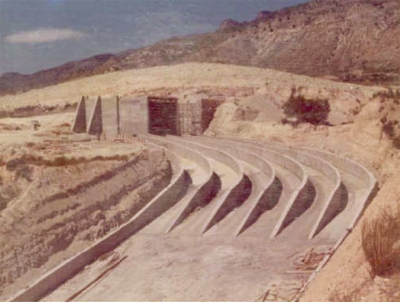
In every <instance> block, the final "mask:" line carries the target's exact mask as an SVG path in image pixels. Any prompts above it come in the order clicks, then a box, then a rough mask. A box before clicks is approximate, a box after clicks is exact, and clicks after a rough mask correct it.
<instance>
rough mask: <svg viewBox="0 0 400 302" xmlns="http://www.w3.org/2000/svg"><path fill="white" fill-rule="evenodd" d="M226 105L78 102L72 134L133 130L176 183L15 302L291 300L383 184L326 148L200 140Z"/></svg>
mask: <svg viewBox="0 0 400 302" xmlns="http://www.w3.org/2000/svg"><path fill="white" fill-rule="evenodd" d="M221 103H222V101H221V100H201V101H199V102H196V103H183V104H179V101H178V100H177V99H174V98H157V97H149V98H143V99H137V100H129V99H124V98H115V99H112V100H111V101H109V102H106V101H104V100H101V98H99V99H98V100H96V101H94V100H89V99H87V98H85V97H84V98H82V101H81V103H80V104H79V106H78V109H77V114H76V119H75V123H74V125H73V130H74V131H75V132H78V133H87V134H88V135H94V136H98V137H101V136H102V135H103V136H105V137H106V139H107V140H108V139H113V138H116V137H118V136H120V135H135V136H136V137H138V138H140V139H141V140H143V141H145V142H146V144H148V145H151V146H157V147H158V148H160V149H161V150H163V152H165V154H166V156H167V157H168V159H169V161H170V164H171V168H172V170H173V177H172V180H171V182H170V184H169V185H168V186H167V187H166V188H165V189H163V190H162V191H161V192H160V193H159V194H158V195H157V196H156V197H155V198H153V199H152V200H151V202H149V203H148V204H147V205H146V206H144V207H143V208H142V209H141V211H139V212H138V213H137V214H136V215H135V216H133V217H132V218H131V219H130V220H129V221H128V222H127V223H125V224H124V225H121V226H120V227H119V228H118V229H117V230H116V231H114V232H112V233H111V234H108V235H107V236H106V237H104V238H102V239H101V240H99V241H98V242H96V243H95V244H93V245H92V246H91V247H90V248H88V249H86V250H84V251H83V252H81V253H79V254H78V255H75V256H74V257H73V258H71V259H67V260H66V261H65V262H64V263H62V264H60V265H59V266H58V267H57V268H55V269H54V270H52V271H50V272H48V273H47V274H46V275H45V276H40V277H38V279H37V280H36V282H35V283H33V284H31V285H30V286H29V287H27V288H25V289H24V290H23V291H21V292H20V293H18V294H17V295H16V296H15V297H14V298H12V299H11V300H10V301H25V300H30V301H102V300H107V301H110V300H114V301H116V300H118V301H171V300H173V301H210V300H212V301H290V300H295V299H296V297H297V295H298V294H299V293H301V291H302V290H304V288H305V287H306V286H307V285H308V284H309V283H310V282H311V281H312V279H313V278H314V277H315V275H316V274H318V272H319V270H320V269H321V268H322V267H323V265H324V264H325V263H326V262H327V261H328V260H329V258H330V256H331V255H332V254H333V253H334V252H335V250H336V249H337V248H338V246H339V245H340V244H341V243H342V241H343V240H344V239H345V237H346V236H347V234H348V233H349V232H351V230H352V229H353V227H354V226H355V224H356V223H357V221H358V219H359V218H360V216H361V215H362V213H363V211H364V209H365V207H366V206H367V204H368V202H369V200H370V199H371V196H373V194H375V192H376V189H377V182H376V179H375V178H374V176H373V175H372V173H370V172H369V171H368V170H367V169H365V168H364V167H363V166H362V165H360V164H359V163H357V162H354V161H352V160H349V159H346V158H342V157H339V156H337V155H334V154H331V153H326V152H323V151H318V150H313V149H307V148H293V147H291V146H287V145H284V144H279V143H276V142H261V141H255V140H245V139H238V138H234V137H218V138H211V137H207V136H204V135H203V134H202V133H203V132H204V131H205V130H206V128H207V127H208V124H209V123H210V121H211V120H212V118H213V115H214V113H215V111H216V110H217V108H218V106H219V105H220V104H221ZM90 109H92V110H91V112H90ZM313 257H315V258H318V259H317V260H316V261H313V260H312V258H313ZM270 297H275V298H276V300H267V298H268V299H269V298H270ZM263 299H264V300H263ZM279 299H281V300H279Z"/></svg>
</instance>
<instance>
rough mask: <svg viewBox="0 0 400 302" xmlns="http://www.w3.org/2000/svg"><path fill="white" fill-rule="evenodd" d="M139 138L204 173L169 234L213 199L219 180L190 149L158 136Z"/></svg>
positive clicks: (206, 164) (196, 153) (209, 167)
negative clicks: (195, 165) (171, 152)
mask: <svg viewBox="0 0 400 302" xmlns="http://www.w3.org/2000/svg"><path fill="white" fill-rule="evenodd" d="M141 137H143V138H145V139H146V140H149V141H151V142H153V143H155V144H157V145H160V146H164V147H166V148H168V149H169V150H171V151H173V152H175V153H177V154H179V155H180V156H182V157H184V158H187V159H188V160H191V161H194V162H196V164H197V165H199V166H200V167H201V168H202V169H203V170H204V171H205V177H204V181H203V182H202V183H201V184H200V185H198V188H197V190H196V191H195V193H194V194H193V197H192V198H191V199H190V201H189V202H188V204H187V205H186V206H185V207H184V209H183V210H182V211H181V212H180V213H179V215H178V216H177V217H176V219H175V220H174V221H173V223H172V224H171V226H170V227H169V228H168V229H167V230H166V231H167V232H169V231H171V230H172V229H173V228H175V227H176V226H177V225H179V224H180V223H181V222H183V221H184V220H185V219H186V218H187V217H188V216H189V215H190V214H191V213H192V212H194V211H195V210H196V209H197V208H202V207H204V206H206V205H207V204H208V203H209V202H210V201H211V200H212V199H213V198H214V197H215V195H216V194H217V193H218V191H219V188H220V184H219V182H220V180H219V178H218V176H217V175H216V174H214V171H213V169H212V167H211V163H210V161H209V160H208V159H207V158H206V157H204V156H203V155H201V154H200V153H199V152H197V151H195V150H193V149H190V148H185V147H182V146H181V145H179V144H176V143H171V142H170V141H169V140H167V139H165V138H164V139H163V138H161V137H158V136H152V135H146V136H141Z"/></svg>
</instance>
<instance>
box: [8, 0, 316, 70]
mask: <svg viewBox="0 0 400 302" xmlns="http://www.w3.org/2000/svg"><path fill="white" fill-rule="evenodd" d="M308 1H309V0H0V74H2V73H4V72H10V71H13V72H20V73H32V72H36V71H39V70H42V69H47V68H51V67H55V66H58V65H60V64H63V63H66V62H68V61H73V60H80V59H84V58H86V57H89V56H93V55H96V54H101V53H116V52H119V51H123V50H127V49H133V48H139V47H142V46H146V45H149V44H152V43H154V42H156V41H159V40H163V39H167V38H170V37H173V36H181V35H187V34H192V33H204V32H210V31H214V30H215V29H216V28H217V27H218V25H219V24H220V22H221V21H223V20H225V19H228V18H230V19H234V20H237V21H250V20H252V19H254V18H255V17H256V15H257V13H258V12H259V11H261V10H277V9H280V8H283V7H288V6H292V5H295V4H299V3H303V2H308Z"/></svg>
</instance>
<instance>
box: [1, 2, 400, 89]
mask: <svg viewBox="0 0 400 302" xmlns="http://www.w3.org/2000/svg"><path fill="white" fill-rule="evenodd" d="M399 36H400V2H399V1H398V0H379V1H378V0H316V1H312V2H309V3H306V4H302V5H298V6H295V7H291V8H286V9H283V10H280V11H276V12H268V11H262V12H260V13H259V14H258V16H257V18H256V19H255V20H253V21H251V22H244V23H239V22H236V21H234V20H225V21H223V22H222V23H221V26H220V28H219V29H218V30H217V31H216V32H214V33H208V34H203V35H192V36H187V37H178V38H172V39H169V40H166V41H162V42H159V43H156V44H154V45H151V46H148V47H144V48H140V49H135V50H128V51H124V52H121V53H118V54H115V55H114V54H103V55H98V56H94V57H91V58H88V59H85V60H82V61H76V62H70V63H66V64H64V65H62V66H59V67H56V68H52V69H48V70H44V71H40V72H37V73H35V74H32V75H21V74H18V73H7V74H4V75H2V76H1V77H0V95H1V94H2V95H4V94H10V93H18V92H22V91H27V90H30V89H32V88H39V87H45V86H49V85H53V84H56V83H60V82H65V81H69V80H72V79H76V78H82V77H87V76H91V75H96V74H103V73H108V72H113V71H116V70H127V69H134V68H143V67H152V66H157V65H170V64H177V63H182V62H191V61H195V62H218V63H229V64H238V65H251V66H258V67H267V68H273V69H278V70H282V71H288V72H291V73H296V74H304V75H310V76H325V77H329V78H331V79H337V80H342V81H351V82H361V83H367V84H368V83H374V84H376V83H389V84H391V83H393V82H395V83H396V82H397V83H398V82H400V76H399V74H400V39H398V37H399Z"/></svg>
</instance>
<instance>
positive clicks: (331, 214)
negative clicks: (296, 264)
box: [258, 142, 348, 239]
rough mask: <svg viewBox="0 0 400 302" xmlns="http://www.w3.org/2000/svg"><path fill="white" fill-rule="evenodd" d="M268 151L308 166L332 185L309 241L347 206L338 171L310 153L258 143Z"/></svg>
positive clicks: (345, 191) (346, 194)
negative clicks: (284, 155)
mask: <svg viewBox="0 0 400 302" xmlns="http://www.w3.org/2000/svg"><path fill="white" fill-rule="evenodd" d="M258 144H259V145H260V146H264V147H266V148H268V149H272V150H275V151H277V152H283V153H284V154H286V155H288V156H290V157H292V158H294V159H296V160H297V161H298V162H300V163H301V164H303V165H305V166H309V167H311V168H312V169H314V170H317V171H318V172H319V173H321V174H322V175H325V176H326V177H327V178H328V179H329V180H330V181H331V183H332V186H331V188H330V190H329V192H326V193H327V198H326V201H325V204H324V207H323V210H322V211H321V213H320V215H319V217H318V218H317V221H316V222H315V224H314V226H313V227H312V229H311V230H310V234H309V239H312V238H313V237H315V235H316V234H318V233H319V232H320V231H321V230H322V229H323V228H324V227H325V226H326V225H327V224H329V223H330V222H331V221H332V220H333V219H334V218H335V217H336V216H337V215H338V214H339V213H340V212H341V211H343V210H344V208H345V207H346V205H347V200H348V197H347V196H348V191H347V188H346V187H345V186H344V185H343V184H342V182H341V176H340V173H339V170H338V169H337V168H336V167H335V166H333V165H332V164H330V163H329V162H328V161H326V160H324V159H322V158H321V157H316V156H314V155H312V154H311V153H304V152H301V151H298V150H295V149H292V148H289V147H286V146H282V145H275V144H270V143H261V142H259V143H258Z"/></svg>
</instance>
